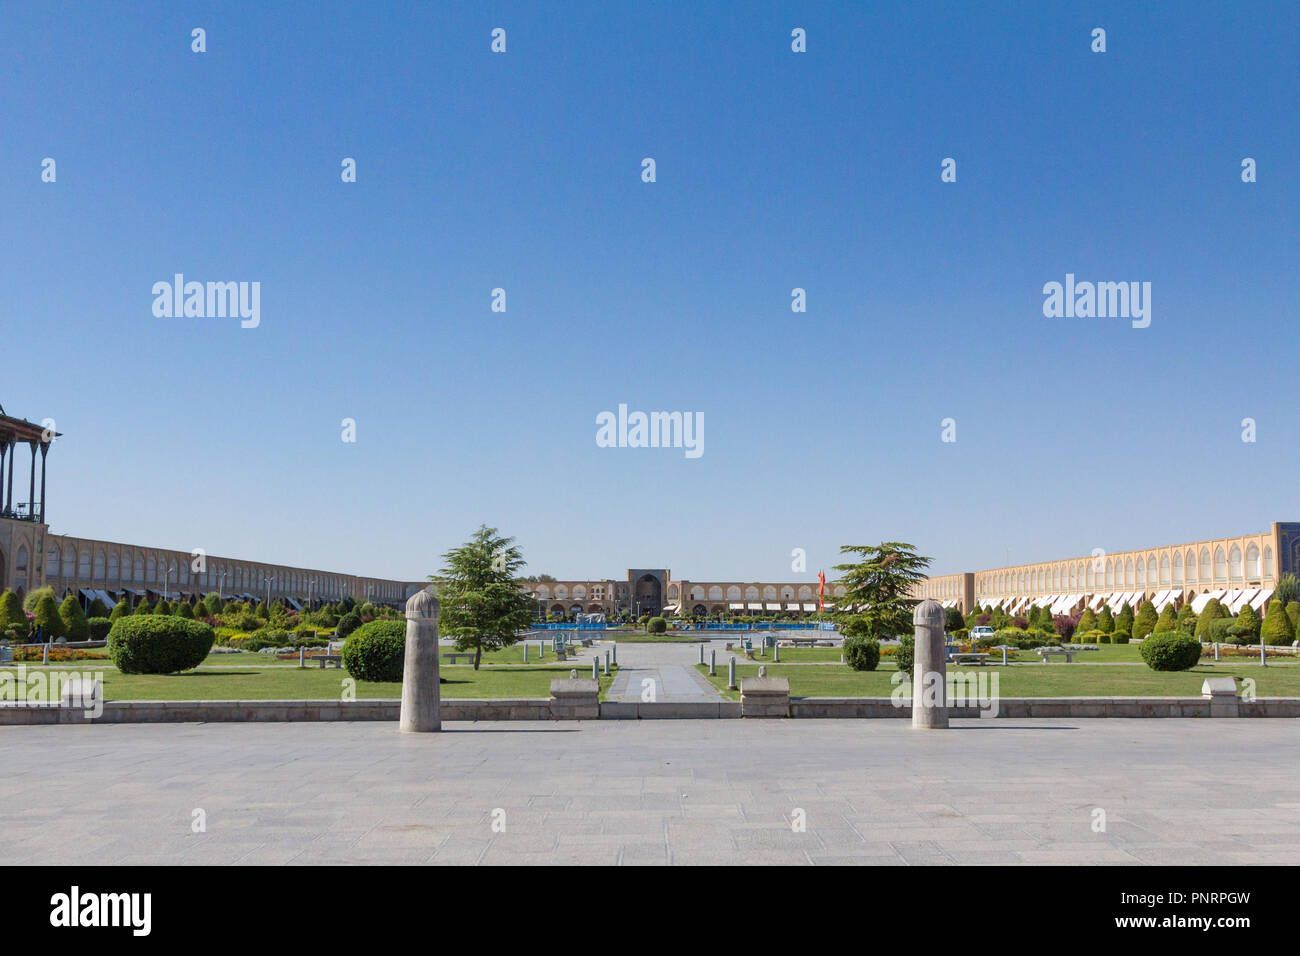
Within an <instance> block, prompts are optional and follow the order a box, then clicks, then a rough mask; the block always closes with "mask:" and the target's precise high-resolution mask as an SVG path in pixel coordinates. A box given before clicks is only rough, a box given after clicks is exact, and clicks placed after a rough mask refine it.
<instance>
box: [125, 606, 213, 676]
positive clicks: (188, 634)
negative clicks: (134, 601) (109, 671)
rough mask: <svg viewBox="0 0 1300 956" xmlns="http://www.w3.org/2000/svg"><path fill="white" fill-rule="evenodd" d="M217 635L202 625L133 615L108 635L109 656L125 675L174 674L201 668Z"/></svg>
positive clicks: (148, 615)
mask: <svg viewBox="0 0 1300 956" xmlns="http://www.w3.org/2000/svg"><path fill="white" fill-rule="evenodd" d="M215 640H216V634H214V633H213V631H212V628H210V627H208V625H206V624H204V623H202V622H201V621H187V620H185V618H183V617H172V616H170V615H168V616H166V617H164V616H161V615H153V614H145V615H140V614H133V615H131V616H130V617H123V618H118V619H117V620H116V621H114V622H113V629H112V630H111V631H109V632H108V656H109V657H110V658H111V659H112V661H113V665H114V666H115V667H116V668H117V669H118V670H119V671H121V672H122V673H123V674H175V673H176V672H177V671H187V670H189V669H190V668H193V667H198V666H199V665H200V664H202V663H203V659H204V658H205V657H207V656H208V652H209V651H211V650H212V644H213V642H214V641H215Z"/></svg>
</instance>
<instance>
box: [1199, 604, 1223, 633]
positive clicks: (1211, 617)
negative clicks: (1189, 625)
mask: <svg viewBox="0 0 1300 956" xmlns="http://www.w3.org/2000/svg"><path fill="white" fill-rule="evenodd" d="M1222 612H1223V607H1222V606H1221V605H1220V604H1219V599H1218V598H1210V600H1209V601H1207V602H1206V603H1205V607H1203V608H1201V613H1200V615H1199V616H1198V617H1197V618H1196V639H1197V640H1199V641H1201V642H1202V643H1204V642H1205V641H1208V640H1209V639H1210V622H1211V621H1217V620H1218V619H1219V618H1220V617H1221V616H1222Z"/></svg>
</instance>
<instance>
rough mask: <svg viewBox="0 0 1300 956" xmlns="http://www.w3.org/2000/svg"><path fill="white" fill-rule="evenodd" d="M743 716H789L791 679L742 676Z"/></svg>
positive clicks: (741, 709)
mask: <svg viewBox="0 0 1300 956" xmlns="http://www.w3.org/2000/svg"><path fill="white" fill-rule="evenodd" d="M740 716H741V717H789V716H790V681H789V680H787V679H786V678H784V677H742V678H741V679H740Z"/></svg>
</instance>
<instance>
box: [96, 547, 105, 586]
mask: <svg viewBox="0 0 1300 956" xmlns="http://www.w3.org/2000/svg"><path fill="white" fill-rule="evenodd" d="M106 566H107V565H106V563H105V561H104V552H103V551H96V552H95V580H96V581H102V580H104V568H105V567H106Z"/></svg>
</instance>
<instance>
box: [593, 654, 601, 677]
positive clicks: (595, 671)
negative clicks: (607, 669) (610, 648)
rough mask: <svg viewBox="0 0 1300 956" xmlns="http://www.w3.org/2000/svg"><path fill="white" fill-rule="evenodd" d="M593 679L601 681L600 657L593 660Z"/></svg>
mask: <svg viewBox="0 0 1300 956" xmlns="http://www.w3.org/2000/svg"><path fill="white" fill-rule="evenodd" d="M591 679H592V680H600V658H599V657H593V658H592V659H591Z"/></svg>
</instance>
